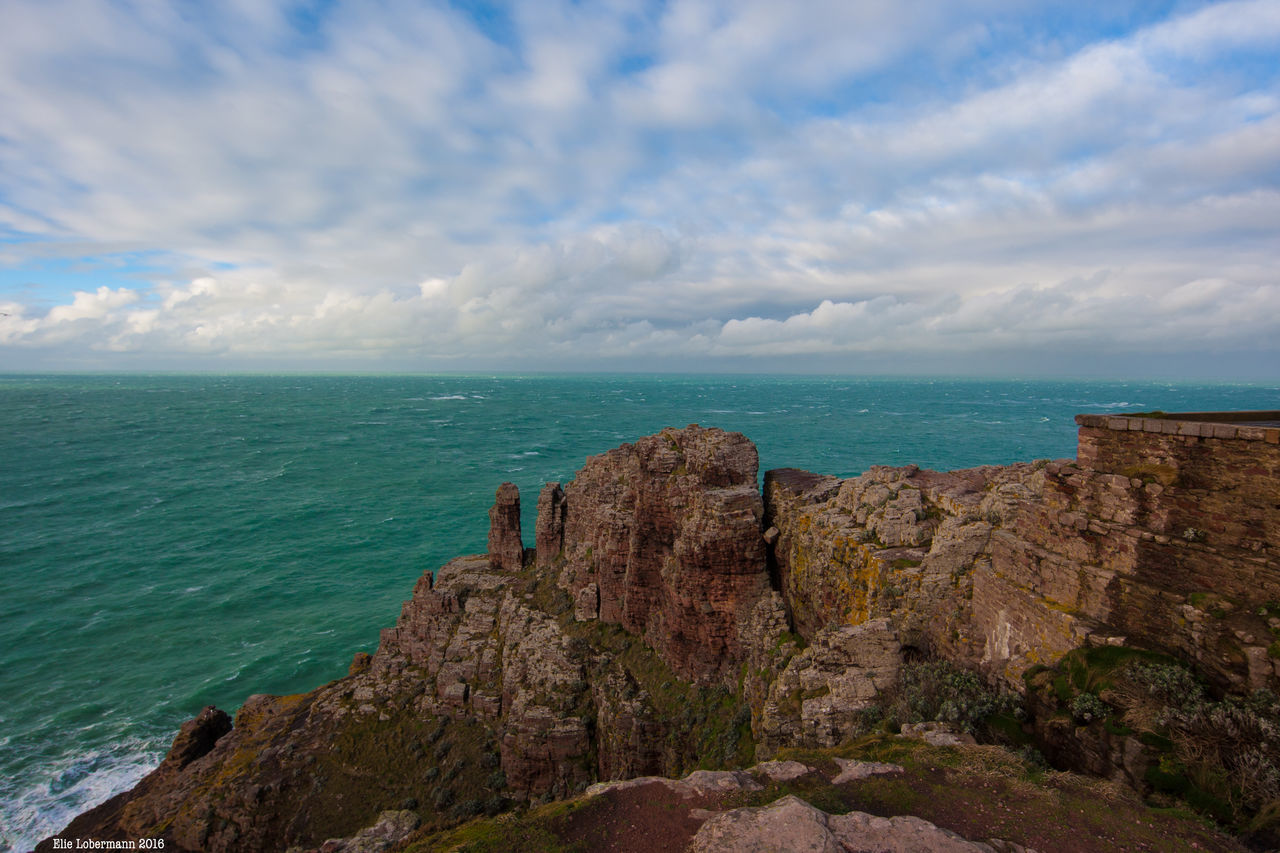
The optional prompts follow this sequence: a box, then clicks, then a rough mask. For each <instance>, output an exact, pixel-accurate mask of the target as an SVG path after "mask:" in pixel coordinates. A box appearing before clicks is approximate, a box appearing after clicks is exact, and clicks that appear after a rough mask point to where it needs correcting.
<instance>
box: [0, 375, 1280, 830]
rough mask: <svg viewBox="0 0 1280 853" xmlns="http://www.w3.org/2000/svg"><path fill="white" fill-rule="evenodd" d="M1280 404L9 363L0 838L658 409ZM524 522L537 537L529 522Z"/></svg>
mask: <svg viewBox="0 0 1280 853" xmlns="http://www.w3.org/2000/svg"><path fill="white" fill-rule="evenodd" d="M1157 408H1159V409H1164V410H1166V411H1177V410H1209V409H1262V408H1266V409H1274V408H1280V393H1278V391H1277V388H1275V387H1271V386H1260V385H1177V384H1168V383H1133V382H1131V383H1105V382H1048V381H977V380H926V379H920V380H902V379H849V378H812V379H799V378H792V377H670V376H665V377H650V376H577V377H482V376H426V377H314V376H308V377H246V376H237V377H216V376H215V377H210V376H200V377H174V376H160V377H134V376H130V377H111V376H94V377H67V376H56V377H40V376H9V377H0V851H5V850H11V849H17V850H25V849H27V848H28V847H30V846H31V845H33V844H34V843H35V842H36V841H37V840H39V839H40V838H41V837H44V836H45V835H48V834H50V833H51V832H53V831H56V830H57V829H59V828H61V827H62V826H63V825H64V824H65V823H66V822H67V821H68V820H69V819H70V818H71V817H72V816H73V815H74V814H76V813H78V812H79V811H81V810H83V809H85V808H87V807H89V806H90V805H93V804H95V803H97V802H100V801H101V800H103V799H105V798H106V797H108V796H110V795H111V794H114V793H116V792H118V791H120V790H123V789H125V788H128V787H129V786H130V785H132V784H133V783H134V782H135V781H136V780H137V779H139V778H141V776H142V775H143V774H144V773H146V771H147V770H148V769H149V768H150V767H151V766H153V765H154V764H155V763H156V762H157V761H158V760H159V758H160V756H161V755H162V754H163V752H164V750H165V748H166V747H167V745H168V743H169V741H170V740H171V739H172V737H173V734H174V732H175V731H176V728H177V726H178V725H179V724H180V723H181V722H182V721H183V720H184V719H187V718H189V717H191V716H193V715H194V714H195V713H196V712H198V711H199V709H200V708H201V707H202V706H204V705H206V704H216V705H219V706H220V707H223V708H225V709H227V710H234V709H235V708H236V707H237V706H238V705H239V704H240V703H241V702H242V701H243V700H244V698H245V697H246V696H248V695H249V694H252V693H261V692H270V693H293V692H298V691H302V690H308V689H310V688H312V687H314V686H316V685H318V684H321V683H323V682H325V681H328V680H330V679H333V678H337V677H339V676H341V675H343V674H344V673H345V671H346V666H347V664H348V662H349V661H350V659H351V656H352V654H353V653H355V652H357V651H372V650H373V649H374V648H375V647H376V644H377V635H378V630H379V629H380V628H381V627H384V626H387V625H390V624H392V623H393V622H394V621H395V618H396V615H397V613H398V609H399V604H400V602H401V600H403V599H404V598H406V597H407V596H408V595H409V593H410V590H411V589H412V586H413V583H414V581H415V580H416V578H417V577H418V576H419V575H420V574H421V573H422V572H423V571H424V570H426V569H430V568H434V567H436V566H438V565H440V564H441V563H443V562H445V561H446V560H448V559H449V558H450V557H453V556H455V555H458V554H461V553H472V552H477V551H482V550H483V549H484V543H485V534H486V523H487V509H488V506H489V504H490V502H491V501H492V499H493V493H494V490H495V488H496V487H497V485H498V484H499V483H500V482H502V481H503V480H511V481H513V482H515V483H516V484H517V485H518V486H519V487H520V489H521V492H522V494H523V495H524V496H525V498H526V501H525V512H524V515H525V519H524V523H525V525H526V530H530V529H531V528H532V523H533V510H534V503H535V500H534V498H536V495H537V492H538V489H539V488H540V487H541V485H542V484H543V483H544V482H547V481H551V480H561V481H567V480H568V479H570V478H571V477H572V476H573V472H574V471H575V470H576V469H577V468H579V467H580V466H581V464H582V461H583V459H584V458H585V457H586V456H588V455H591V454H594V453H600V452H603V451H605V450H608V449H609V448H611V447H614V446H616V445H618V444H620V443H622V442H624V441H630V440H632V439H635V438H637V437H639V436H642V435H646V434H649V433H652V432H656V431H657V430H659V429H661V428H663V427H666V426H684V425H685V424H689V423H700V424H702V425H704V426H719V427H722V428H724V429H729V430H739V431H741V432H744V433H746V434H747V436H749V437H750V438H751V439H753V440H754V441H755V443H756V445H757V446H758V448H759V450H760V457H761V468H762V470H763V469H767V468H776V467H784V466H796V467H802V468H808V469H811V470H815V471H820V472H823V473H832V474H841V475H849V474H856V473H858V472H860V471H862V470H864V469H866V468H867V467H868V466H870V465H874V464H906V463H908V462H914V463H916V464H919V465H921V466H922V467H932V468H958V467H967V466H971V465H981V464H1003V463H1008V462H1013V461H1018V460H1029V459H1034V458H1042V457H1055V458H1056V457H1066V456H1072V455H1074V452H1075V429H1076V428H1075V425H1074V423H1073V421H1072V416H1073V415H1075V414H1076V413H1078V412H1084V411H1095V412H1096V411H1116V412H1124V411H1137V410H1142V409H1157ZM526 538H530V537H526Z"/></svg>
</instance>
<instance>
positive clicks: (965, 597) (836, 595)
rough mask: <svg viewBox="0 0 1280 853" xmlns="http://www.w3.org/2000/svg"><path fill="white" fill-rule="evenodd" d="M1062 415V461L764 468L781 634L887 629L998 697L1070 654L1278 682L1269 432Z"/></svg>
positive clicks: (1252, 684)
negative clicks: (786, 617)
mask: <svg viewBox="0 0 1280 853" xmlns="http://www.w3.org/2000/svg"><path fill="white" fill-rule="evenodd" d="M1078 420H1080V422H1081V424H1082V426H1081V430H1080V450H1079V459H1078V460H1077V461H1075V462H1071V461H1057V462H1040V463H1035V464H1025V463H1024V464H1015V465H1010V466H1005V467H985V468H974V469H970V470H966V471H952V472H946V473H938V472H933V471H922V470H919V469H917V468H916V467H914V466H908V467H906V468H879V467H873V468H872V469H870V470H869V471H868V472H867V473H865V474H863V475H861V476H859V477H854V478H850V479H847V480H839V479H837V478H834V477H824V476H820V475H816V474H810V473H808V472H803V471H795V470H790V469H785V470H781V471H770V472H768V473H767V474H766V475H765V503H766V524H768V525H769V526H771V527H774V528H776V529H777V530H778V536H777V539H776V542H775V544H774V546H773V554H774V557H775V560H776V564H777V567H778V576H779V582H780V585H781V588H782V591H783V595H784V598H785V600H786V603H787V606H788V610H789V613H790V617H791V619H792V621H793V624H794V625H795V626H796V629H797V630H798V631H799V632H800V633H801V634H802V635H804V636H805V637H806V638H807V639H811V640H812V639H813V638H815V637H816V636H817V635H818V633H819V632H820V631H821V630H824V629H825V628H826V627H827V626H830V625H833V624H836V625H839V624H860V623H862V622H866V621H868V620H871V619H876V618H888V619H889V620H890V622H891V624H892V625H893V626H894V628H895V629H896V630H897V631H898V632H899V634H900V636H901V641H902V644H903V645H904V646H905V647H909V648H916V649H920V650H923V651H927V652H929V653H931V654H933V655H936V656H939V657H944V658H947V659H949V660H952V661H956V662H959V663H961V664H964V665H967V666H971V667H982V668H985V669H986V670H987V671H989V672H992V673H994V674H996V675H998V676H1000V677H1002V678H1004V679H1005V680H1006V681H1007V683H1008V684H1009V685H1010V686H1011V687H1014V688H1015V689H1021V678H1020V677H1021V675H1022V673H1023V672H1025V671H1026V670H1027V669H1028V668H1029V667H1031V666H1034V665H1037V664H1046V663H1052V662H1054V661H1056V660H1057V659H1059V658H1060V657H1062V655H1064V654H1066V653H1067V652H1068V651H1070V650H1071V649H1074V648H1078V647H1080V646H1082V645H1087V644H1093V645H1117V644H1131V645H1138V646H1141V647H1145V648H1151V649H1156V650H1160V651H1164V652H1167V653H1169V654H1173V655H1176V656H1179V657H1181V658H1185V659H1188V660H1191V661H1194V662H1195V664H1196V666H1197V667H1198V668H1199V669H1200V670H1201V671H1202V672H1204V674H1206V675H1207V676H1208V677H1209V678H1210V679H1211V680H1212V681H1213V682H1214V683H1215V685H1216V686H1217V687H1219V688H1220V689H1225V690H1232V691H1236V692H1244V691H1247V690H1250V689H1256V688H1259V687H1270V688H1272V689H1275V688H1277V687H1278V686H1280V678H1278V677H1277V674H1278V673H1280V661H1277V660H1275V659H1273V658H1272V657H1271V656H1270V654H1269V652H1268V644H1269V643H1270V642H1271V630H1272V626H1271V625H1270V624H1269V623H1268V622H1267V617H1265V616H1263V615H1260V612H1259V611H1260V610H1261V611H1262V612H1266V611H1267V608H1266V604H1267V603H1268V602H1274V601H1277V600H1280V557H1278V556H1277V554H1276V552H1275V545H1274V543H1275V542H1277V541H1280V449H1278V448H1277V447H1276V446H1275V444H1273V443H1272V442H1270V440H1269V436H1270V435H1271V434H1272V433H1273V432H1280V431H1277V430H1262V429H1257V430H1254V431H1253V432H1250V431H1249V428H1242V427H1240V428H1238V427H1228V426H1225V425H1222V424H1196V423H1192V424H1179V423H1178V422H1176V421H1168V420H1158V419H1148V418H1100V417H1095V416H1081V417H1080V418H1079V419H1078ZM1153 425H1154V426H1153ZM1202 431H1203V432H1207V433H1208V434H1207V435H1204V434H1201V432H1202ZM1227 432H1231V435H1230V436H1227ZM1255 432H1256V435H1255V434H1254V433H1255ZM1242 435H1243V437H1241V436H1242Z"/></svg>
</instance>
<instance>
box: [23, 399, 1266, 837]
mask: <svg viewBox="0 0 1280 853" xmlns="http://www.w3.org/2000/svg"><path fill="white" fill-rule="evenodd" d="M1112 420H1114V419H1112ZM1120 420H1121V421H1124V423H1123V426H1124V428H1123V429H1120V428H1117V426H1116V425H1115V424H1113V423H1111V422H1110V420H1107V419H1103V421H1102V422H1095V421H1094V420H1090V419H1088V418H1085V419H1084V420H1082V429H1081V434H1080V435H1081V444H1080V457H1079V459H1078V460H1077V462H1074V463H1072V462H1048V463H1045V462H1041V463H1035V464H1018V465H1012V466H1008V467H999V468H997V467H986V468H976V469H971V470H967V471H954V472H948V473H938V472H932V471H923V470H920V469H917V468H915V467H914V466H910V467H906V468H873V469H871V470H870V471H868V472H867V473H865V474H863V475H861V476H859V477H854V478H849V479H845V480H841V479H838V478H834V477H826V476H821V475H817V474H811V473H807V472H803V471H796V470H789V469H788V470H781V471H771V472H769V473H768V474H766V476H765V488H764V499H763V501H762V499H761V495H760V493H759V492H758V491H757V488H756V482H757V480H756V478H757V456H756V451H755V448H754V447H753V446H752V445H751V443H750V442H749V441H747V439H746V438H745V437H743V436H741V435H738V434H733V433H725V432H722V431H720V430H714V429H702V428H700V427H696V426H690V427H688V428H686V429H683V430H664V431H663V432H662V433H660V434H658V435H655V436H649V437H647V438H643V439H640V440H639V441H637V442H636V443H635V444H632V445H623V446H622V447H620V448H617V449H615V450H613V451H610V452H608V453H605V454H602V455H600V456H596V457H593V458H591V459H589V460H588V461H587V463H586V465H585V466H584V467H583V469H582V470H581V471H580V472H579V473H578V475H577V477H576V478H575V479H574V480H573V482H571V483H569V484H567V485H566V486H565V487H564V488H561V487H560V486H559V485H558V484H548V486H547V487H546V488H544V489H543V490H542V493H541V494H540V495H539V498H538V519H537V525H536V532H535V546H536V547H535V548H533V549H530V550H529V551H527V552H526V551H525V550H524V548H523V543H522V542H521V539H520V530H519V517H520V514H519V494H518V492H517V491H516V489H515V487H514V486H512V485H511V484H503V486H502V487H501V488H499V490H498V492H497V495H496V497H495V502H494V508H493V509H492V510H491V512H490V521H491V526H490V537H489V542H490V552H491V553H490V554H488V555H484V556H477V557H461V558H458V559H455V560H453V561H451V562H450V563H449V564H447V565H446V566H444V567H442V568H441V569H439V570H438V571H437V572H435V573H434V574H432V573H430V572H429V573H427V574H424V575H423V577H422V578H421V579H420V580H419V581H418V583H417V586H416V587H415V589H414V592H413V596H412V598H411V599H410V600H409V601H407V602H405V604H404V607H403V609H402V612H401V615H400V618H399V620H398V621H397V624H396V625H395V627H393V628H388V629H386V630H385V631H384V632H383V634H382V637H381V642H380V645H379V648H378V650H377V653H376V654H374V655H373V656H369V655H357V656H356V660H355V661H354V662H353V664H352V667H351V672H350V674H349V675H348V676H347V677H346V678H343V679H340V680H338V681H335V682H333V683H331V684H328V685H325V686H323V687H321V688H319V689H317V690H315V691H313V692H311V693H308V694H303V695H298V696H288V697H269V696H255V697H250V699H249V700H247V701H246V702H245V704H244V706H243V707H242V708H241V710H240V712H239V713H238V714H237V716H236V719H235V722H234V725H233V726H228V720H227V718H226V715H224V714H222V713H221V712H218V711H217V710H216V709H206V711H205V712H204V713H202V714H201V716H200V717H199V718H197V720H195V721H192V722H191V723H189V724H187V725H186V726H184V727H183V731H182V732H181V733H180V734H179V736H178V738H177V740H175V742H174V746H173V749H172V750H171V751H170V753H169V756H168V757H166V759H165V761H164V763H163V764H162V765H161V766H160V767H159V768H157V770H156V771H155V772H153V773H152V774H151V775H149V776H148V777H147V778H146V779H144V780H143V781H142V782H141V783H139V785H138V786H137V787H135V788H134V789H133V790H132V791H130V792H128V793H126V794H123V795H121V796H120V797H117V798H115V799H114V800H112V801H110V802H108V803H106V804H104V805H103V806H100V807H99V808H97V809H94V810H93V811H91V812H88V813H86V814H85V815H82V816H81V817H80V818H77V820H76V821H75V822H73V823H72V824H71V826H69V827H68V828H67V829H66V830H64V832H63V833H62V835H63V836H64V837H95V838H100V839H111V838H137V837H140V836H144V835H162V836H163V837H164V838H165V839H166V840H167V842H168V847H167V849H177V850H192V851H194V850H209V851H232V850H261V849H285V848H287V847H289V846H291V845H299V846H313V847H314V846H317V845H319V844H320V843H321V842H322V841H324V839H326V838H331V837H339V836H350V835H353V834H354V833H355V831H356V830H357V829H359V828H360V827H365V826H369V825H371V824H374V823H375V821H376V820H377V819H378V815H379V814H380V813H383V812H384V811H385V810H398V811H397V814H398V813H399V812H405V813H407V812H413V813H414V814H416V815H417V816H418V817H420V818H421V819H422V820H424V821H426V822H427V824H428V825H441V824H443V823H448V822H449V821H456V820H458V819H461V818H465V817H468V816H472V815H475V814H479V813H482V812H488V813H493V812H495V811H498V810H501V809H502V808H505V807H507V806H508V805H509V804H510V803H511V802H512V801H513V800H529V799H534V798H541V797H548V796H565V795H568V794H571V793H573V792H576V791H579V790H581V789H583V788H584V787H585V786H586V785H587V784H588V783H590V782H591V781H594V780H596V779H612V778H627V777H634V776H641V775H646V774H664V775H679V774H681V773H683V772H685V771H687V770H689V769H693V768H694V767H698V766H703V767H719V766H726V765H728V766H749V764H750V763H751V762H752V761H754V760H755V759H756V758H765V757H768V756H769V755H770V754H772V753H773V752H774V751H776V750H777V749H779V748H782V747H785V746H811V747H829V746H833V745H836V744H839V743H841V742H842V741H843V740H845V739H846V738H848V737H849V736H851V735H852V734H854V733H856V732H857V731H859V730H860V729H859V727H860V725H862V721H861V718H860V712H861V711H862V710H863V709H865V708H866V707H867V705H868V704H869V703H870V702H871V701H872V700H873V699H874V698H875V697H876V696H877V695H878V694H880V693H882V692H883V691H885V690H888V689H890V688H892V686H893V685H894V684H895V682H896V681H897V678H898V672H899V668H900V666H901V663H902V661H903V659H904V657H907V656H910V655H912V654H916V653H925V652H927V653H930V654H933V655H937V656H940V657H944V658H947V659H950V660H952V661H955V662H958V663H961V664H963V665H967V666H970V667H973V668H981V669H985V670H986V671H987V672H989V673H990V674H991V675H992V676H994V677H996V678H1001V679H1004V680H1006V681H1007V682H1008V683H1009V684H1010V685H1012V686H1014V687H1015V688H1018V689H1021V688H1022V680H1021V678H1020V677H1019V676H1020V675H1021V674H1022V673H1023V672H1024V671H1025V670H1026V669H1028V668H1029V667H1031V666H1033V665H1035V664H1038V663H1052V662H1053V661H1055V660H1057V659H1058V658H1059V657H1061V656H1062V655H1063V654H1065V653H1066V652H1068V651H1069V650H1071V649H1073V648H1076V647H1079V646H1081V645H1090V644H1093V645H1115V644H1122V643H1123V644H1127V645H1137V646H1143V647H1146V648H1151V649H1158V650H1164V651H1168V652H1171V653H1175V654H1178V655H1181V656H1183V657H1185V658H1188V659H1191V660H1194V661H1195V662H1197V664H1198V665H1199V667H1200V668H1201V669H1202V670H1203V671H1204V672H1205V673H1207V674H1208V675H1209V676H1211V677H1212V678H1213V679H1214V680H1215V682H1217V684H1218V685H1219V686H1220V687H1223V688H1227V689H1233V690H1237V691H1243V690H1246V689H1248V688H1249V687H1255V686H1271V687H1273V688H1274V687H1276V686H1277V685H1278V681H1277V677H1276V676H1277V666H1276V662H1275V660H1274V659H1273V658H1272V657H1271V656H1270V654H1269V651H1268V645H1269V644H1270V640H1271V636H1270V635H1271V631H1272V630H1273V629H1275V630H1280V620H1278V619H1276V617H1275V615H1274V614H1275V613H1276V612H1280V606H1277V605H1276V604H1275V602H1276V601H1277V600H1280V565H1278V564H1277V555H1276V553H1275V543H1276V542H1277V541H1280V538H1278V537H1280V489H1278V487H1277V483H1278V482H1280V448H1277V446H1276V444H1277V442H1275V441H1272V440H1271V438H1270V436H1271V432H1277V437H1280V431H1271V432H1268V431H1265V430H1264V431H1261V432H1260V434H1259V435H1258V436H1250V435H1246V436H1245V437H1244V438H1242V437H1241V436H1239V435H1238V434H1235V433H1233V434H1232V435H1230V436H1227V435H1225V432H1224V434H1222V435H1218V434H1217V433H1215V432H1214V429H1217V427H1216V426H1215V427H1213V428H1211V429H1210V431H1209V434H1208V435H1202V434H1200V433H1199V432H1196V433H1195V434H1190V433H1180V432H1177V429H1178V427H1176V426H1175V430H1174V431H1173V432H1167V431H1164V430H1166V429H1167V428H1166V427H1165V426H1163V425H1158V426H1157V428H1156V429H1154V430H1148V429H1146V425H1147V419H1132V420H1134V421H1136V422H1137V423H1138V428H1136V429H1133V428H1130V427H1129V420H1130V419H1120ZM1198 429H1199V425H1198V426H1197V430H1198ZM1242 442H1247V443H1248V446H1243V445H1242ZM1268 619H1271V620H1272V621H1271V622H1270V623H1269V622H1268V621H1267V620H1268ZM393 817H394V815H393ZM402 817H404V820H406V821H408V820H410V818H412V817H413V816H412V815H408V816H403V815H402ZM400 820H401V818H400V817H397V818H396V820H395V821H392V822H393V823H395V822H397V821H400ZM410 822H411V821H410ZM397 825H398V824H397ZM42 849H52V848H51V846H49V843H48V842H46V844H45V846H43V847H42Z"/></svg>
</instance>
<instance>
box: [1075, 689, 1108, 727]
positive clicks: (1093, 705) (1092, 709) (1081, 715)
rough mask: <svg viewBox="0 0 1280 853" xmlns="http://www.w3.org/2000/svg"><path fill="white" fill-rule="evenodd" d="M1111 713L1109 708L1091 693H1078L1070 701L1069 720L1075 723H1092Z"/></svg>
mask: <svg viewBox="0 0 1280 853" xmlns="http://www.w3.org/2000/svg"><path fill="white" fill-rule="evenodd" d="M1110 713H1111V706H1110V705H1108V704H1107V703H1106V702H1103V701H1102V700H1101V699H1099V698H1098V697H1097V696H1095V695H1094V694H1092V693H1078V694H1076V698H1074V699H1072V700H1071V718H1072V719H1074V720H1075V721H1076V722H1077V723H1086V724H1087V723H1092V722H1093V721H1095V720H1101V719H1103V718H1105V717H1106V716H1107V715H1108V714H1110Z"/></svg>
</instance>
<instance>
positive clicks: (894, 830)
mask: <svg viewBox="0 0 1280 853" xmlns="http://www.w3.org/2000/svg"><path fill="white" fill-rule="evenodd" d="M1006 849H1009V848H1006ZM688 850H689V851H690V853H729V851H734V853H766V851H775V850H812V851H815V853H818V851H821V853H994V851H995V848H994V847H992V846H991V845H989V844H983V843H974V842H971V841H966V840H965V839H964V838H962V837H961V836H959V835H957V834H956V833H954V832H951V831H950V830H946V829H942V828H940V827H937V826H934V825H933V824H932V823H929V822H928V821H927V820H921V819H920V818H918V817H911V816H904V817H876V816H875V815H870V814H867V813H866V812H856V811H855V812H849V813H848V814H843V815H830V814H827V813H826V812H824V811H822V810H821V809H818V808H814V807H813V806H811V805H809V804H808V803H806V802H805V801H804V800H801V799H800V798H798V797H794V796H790V795H788V796H785V797H782V798H781V799H779V800H775V801H774V802H772V803H770V804H769V805H767V806H757V807H754V808H750V807H748V808H740V809H733V810H732V811H727V812H723V813H721V814H719V815H716V816H715V817H713V818H711V819H710V820H708V821H707V822H706V823H704V824H703V825H702V828H701V829H699V830H698V834H697V835H695V836H694V837H693V842H692V843H691V844H690V845H689V847H688Z"/></svg>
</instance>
